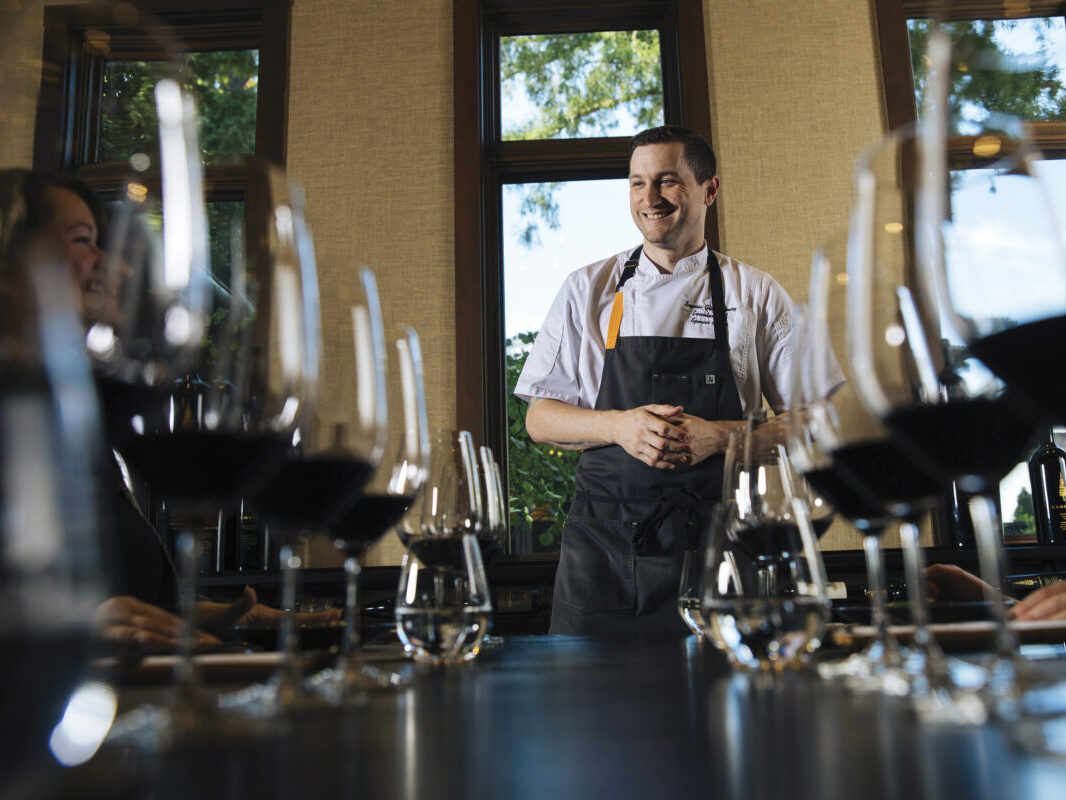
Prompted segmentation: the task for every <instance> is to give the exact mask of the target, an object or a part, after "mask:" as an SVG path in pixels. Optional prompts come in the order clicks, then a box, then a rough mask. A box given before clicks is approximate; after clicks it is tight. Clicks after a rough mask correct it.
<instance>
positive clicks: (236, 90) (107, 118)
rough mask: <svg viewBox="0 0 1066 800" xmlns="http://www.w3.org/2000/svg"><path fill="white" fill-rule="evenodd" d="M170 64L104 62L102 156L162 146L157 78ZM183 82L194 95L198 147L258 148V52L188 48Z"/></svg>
mask: <svg viewBox="0 0 1066 800" xmlns="http://www.w3.org/2000/svg"><path fill="white" fill-rule="evenodd" d="M170 69H171V68H170V67H169V66H168V65H165V64H163V63H161V62H154V61H109V62H107V63H106V64H105V65H104V75H103V97H102V108H101V112H102V113H101V115H100V154H99V158H100V160H101V161H124V160H126V159H127V158H129V157H130V156H131V155H133V154H134V153H137V152H147V153H149V154H152V153H154V152H155V151H156V150H157V149H158V132H157V126H158V122H157V120H156V113H155V96H154V93H153V92H154V89H155V84H156V81H157V80H159V78H160V77H162V76H163V75H166V74H170ZM179 72H180V74H181V77H182V79H183V80H182V82H183V83H184V85H185V86H186V88H187V89H189V90H190V91H191V93H192V95H193V97H194V99H195V102H196V108H197V117H198V120H199V126H198V128H199V130H198V133H199V137H200V152H201V153H202V154H203V155H204V157H205V159H206V160H210V157H211V156H216V155H232V154H239V153H254V152H255V119H256V99H257V98H256V95H257V90H258V82H259V53H258V51H256V50H221V51H210V52H203V53H186V54H184V56H183V61H182V63H181V64H180V65H179Z"/></svg>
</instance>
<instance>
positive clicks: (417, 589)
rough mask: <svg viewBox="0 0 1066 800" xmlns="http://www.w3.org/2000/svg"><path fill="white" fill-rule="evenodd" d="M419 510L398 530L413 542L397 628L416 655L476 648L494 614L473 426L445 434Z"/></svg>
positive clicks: (434, 657) (462, 655)
mask: <svg viewBox="0 0 1066 800" xmlns="http://www.w3.org/2000/svg"><path fill="white" fill-rule="evenodd" d="M430 470H431V471H430V480H429V482H428V483H427V484H426V487H425V489H424V491H423V493H422V497H421V501H420V503H419V504H418V513H417V514H416V513H411V514H408V515H407V516H406V517H404V520H403V523H402V524H401V526H400V528H399V529H398V532H399V534H400V539H401V541H403V543H404V545H405V547H406V548H407V551H408V552H407V553H406V554H405V555H404V560H403V564H402V566H401V570H400V583H399V587H398V588H397V592H396V628H397V633H398V634H399V636H400V640H401V641H402V642H403V643H404V646H405V648H406V649H407V650H408V651H409V652H411V653H413V655H414V657H415V659H416V660H422V661H428V662H430V663H444V662H450V661H456V660H468V659H469V657H471V656H476V655H477V652H478V647H479V646H480V643H481V640H482V638H483V637H484V635H485V632H486V630H487V628H488V624H489V621H490V619H491V616H492V598H491V595H490V593H489V586H488V578H487V577H486V575H485V567H484V564H483V562H482V559H481V548H480V546H479V544H478V540H477V531H478V528H479V526H481V525H482V524H483V521H484V520H485V519H486V512H485V501H484V493H483V491H482V490H483V485H482V482H481V480H480V477H479V473H478V465H477V454H476V451H475V449H474V440H473V437H472V436H471V435H470V432H469V431H459V432H458V433H456V432H454V431H445V432H441V433H439V434H438V436H437V437H436V441H435V443H434V447H433V452H432V456H431V467H430Z"/></svg>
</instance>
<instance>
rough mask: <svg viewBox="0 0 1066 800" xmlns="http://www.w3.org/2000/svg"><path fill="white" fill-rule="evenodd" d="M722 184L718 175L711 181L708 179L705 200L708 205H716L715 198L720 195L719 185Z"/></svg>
mask: <svg viewBox="0 0 1066 800" xmlns="http://www.w3.org/2000/svg"><path fill="white" fill-rule="evenodd" d="M720 185H721V183H720V181H719V180H718V176H717V175H715V176H714V177H713V178H711V179H710V180H709V181H707V194H706V195H704V198H703V201H704V203H706V204H707V207H708V208H709V207H710V206H712V205H714V200H715V198H716V197H718V187H719V186H720Z"/></svg>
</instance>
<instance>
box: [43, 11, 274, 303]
mask: <svg viewBox="0 0 1066 800" xmlns="http://www.w3.org/2000/svg"><path fill="white" fill-rule="evenodd" d="M179 7H180V9H181V10H180V11H175V10H174V9H176V8H179ZM138 8H139V9H140V11H138V10H135V9H134V8H133V6H131V5H129V4H121V3H120V4H116V5H114V6H111V7H107V8H101V7H100V6H91V5H72V6H49V7H47V8H46V9H45V44H44V54H43V61H44V63H45V64H46V65H51V66H50V67H48V68H46V69H45V73H44V79H43V80H42V88H41V102H40V104H39V111H38V118H37V126H36V142H35V152H34V166H35V167H37V168H38V169H49V170H61V171H72V172H76V174H77V175H78V176H79V177H80V178H82V179H83V180H85V181H86V182H87V183H88V184H89V185H91V186H92V187H93V188H94V189H95V190H96V191H97V192H98V193H99V194H100V195H101V197H102V198H103V199H105V200H107V199H113V198H114V197H115V196H116V195H117V193H119V192H121V191H123V186H124V183H125V179H126V177H127V175H128V172H129V167H128V165H129V163H130V159H131V157H133V156H135V154H137V153H138V152H141V151H147V152H152V151H153V150H154V148H153V143H154V141H155V138H156V136H157V125H156V120H155V106H154V102H153V100H152V87H153V86H154V84H155V81H156V80H157V79H158V77H159V76H160V75H161V74H162V72H163V69H164V64H165V63H166V62H167V61H171V62H176V63H177V64H178V69H179V73H180V75H181V77H182V79H183V81H184V83H185V85H186V87H187V88H188V89H189V90H190V91H191V92H192V93H193V95H194V96H195V98H196V101H197V109H198V117H199V121H200V130H199V131H198V133H199V137H198V138H199V144H200V150H201V159H202V161H203V164H204V188H205V192H206V199H207V214H208V225H209V233H210V237H211V243H210V245H211V263H212V269H213V272H214V275H215V278H216V280H218V281H219V283H221V284H223V285H228V282H229V264H230V259H231V258H232V257H233V253H234V248H235V247H239V246H240V241H241V234H240V231H241V227H242V225H243V216H244V213H243V212H244V199H245V192H246V188H247V187H246V186H245V178H244V177H243V175H244V173H243V170H242V164H243V163H244V162H245V161H247V160H248V159H251V158H256V157H260V158H266V159H269V160H272V161H275V162H278V163H283V162H284V155H285V123H286V103H285V97H286V90H287V84H288V51H289V46H288V18H289V0H256V2H251V1H250V0H229V1H228V2H226V3H225V4H224V6H223V7H222V8H216V7H215V6H214V5H213V4H211V3H208V2H202V0H190V1H187V2H181V3H173V4H170V5H169V7H168V6H167V5H166V4H163V3H142V4H139V6H138ZM146 10H147V11H148V12H150V13H151V16H149V17H141V14H142V13H144V12H145V11H146ZM148 20H150V21H148Z"/></svg>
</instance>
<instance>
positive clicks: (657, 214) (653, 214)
mask: <svg viewBox="0 0 1066 800" xmlns="http://www.w3.org/2000/svg"><path fill="white" fill-rule="evenodd" d="M675 211H677V209H676V208H671V209H669V210H667V211H645V212H643V213H644V216H645V217H647V218H648V219H664V218H665V217H668V216H670V215H671V214H673V213H674V212H675Z"/></svg>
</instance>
